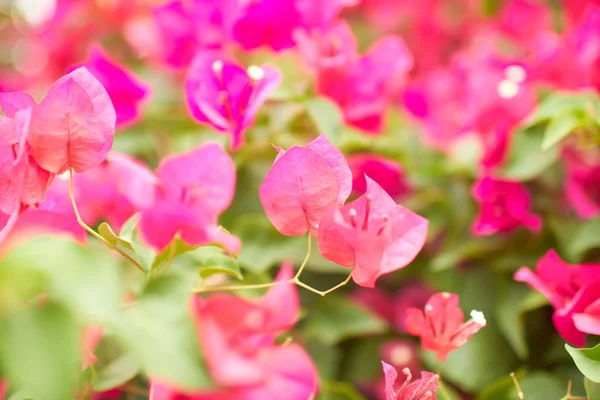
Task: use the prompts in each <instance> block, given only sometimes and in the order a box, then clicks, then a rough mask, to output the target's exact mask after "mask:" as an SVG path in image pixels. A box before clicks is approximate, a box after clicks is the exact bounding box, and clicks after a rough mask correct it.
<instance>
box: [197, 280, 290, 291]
mask: <svg viewBox="0 0 600 400" xmlns="http://www.w3.org/2000/svg"><path fill="white" fill-rule="evenodd" d="M285 282H291V280H290V281H276V282H271V283H261V284H258V285H231V286H213V287H210V286H209V287H204V288H203V287H200V288H196V289H194V290H193V292H194V293H206V292H234V291H237V290H251V289H264V288H270V287H272V286H277V285H279V284H281V283H285Z"/></svg>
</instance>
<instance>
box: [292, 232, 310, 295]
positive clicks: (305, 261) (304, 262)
mask: <svg viewBox="0 0 600 400" xmlns="http://www.w3.org/2000/svg"><path fill="white" fill-rule="evenodd" d="M311 249H312V240H311V236H310V233H309V234H308V246H307V250H306V257H304V261H302V265H300V268H298V272H296V275H295V276H294V279H292V281H294V283H295V282H297V281H298V279H299V278H300V275H302V271H304V268H305V267H306V264H308V259H309V258H310V253H311Z"/></svg>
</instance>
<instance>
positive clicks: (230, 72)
mask: <svg viewBox="0 0 600 400" xmlns="http://www.w3.org/2000/svg"><path fill="white" fill-rule="evenodd" d="M281 79H282V74H281V72H280V71H279V70H278V69H277V68H275V67H273V66H270V65H261V66H260V67H259V66H251V67H249V68H248V70H244V69H243V68H242V67H240V66H238V65H236V64H233V63H231V62H229V61H226V60H222V58H220V57H218V56H216V55H215V54H211V53H208V52H203V53H200V54H199V55H198V56H196V58H195V59H194V61H192V64H191V65H190V68H189V70H188V74H187V78H186V83H185V92H186V100H187V104H188V108H189V110H190V112H191V114H192V116H193V117H194V118H195V119H196V120H198V121H199V122H202V123H207V124H210V125H211V126H212V127H213V128H215V129H217V130H218V131H221V132H225V133H227V134H229V135H231V146H230V147H231V149H232V150H237V149H238V148H239V147H240V146H241V145H242V144H243V143H244V136H243V135H244V132H245V131H246V129H247V128H248V127H249V126H250V125H251V124H252V122H253V121H254V117H255V116H256V113H257V112H258V109H259V107H260V106H261V105H262V104H263V103H264V102H265V100H266V99H267V97H268V96H269V95H270V94H271V93H273V91H275V89H276V88H277V86H279V83H280V82H281Z"/></svg>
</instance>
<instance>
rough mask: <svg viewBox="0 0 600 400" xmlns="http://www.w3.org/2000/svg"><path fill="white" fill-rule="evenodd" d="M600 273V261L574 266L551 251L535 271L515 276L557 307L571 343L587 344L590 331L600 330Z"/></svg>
mask: <svg viewBox="0 0 600 400" xmlns="http://www.w3.org/2000/svg"><path fill="white" fill-rule="evenodd" d="M599 274H600V264H581V265H570V264H567V263H565V262H564V261H563V260H561V259H560V257H559V256H558V254H556V252H555V251H554V250H550V251H549V252H548V253H546V255H545V256H544V257H542V258H541V259H540V260H539V261H538V263H537V266H536V268H535V272H534V271H532V270H530V269H529V268H526V267H523V268H520V269H519V270H518V271H517V272H516V273H515V276H514V278H515V280H517V281H519V282H525V283H527V284H528V285H529V286H531V287H532V288H533V289H535V290H537V291H539V292H540V293H542V294H543V295H544V296H545V297H546V298H547V299H548V300H549V301H550V304H552V307H554V310H555V312H554V316H553V321H554V326H555V327H556V330H557V331H558V333H560V335H561V336H562V337H563V338H564V339H565V340H566V341H567V342H569V343H571V344H572V345H575V346H585V335H586V333H590V334H595V335H596V334H598V333H600V319H598V312H597V310H598V305H597V303H598V301H597V300H598V298H600V280H599V279H598V277H599V276H600V275H599ZM588 308H589V310H588ZM594 321H595V322H594Z"/></svg>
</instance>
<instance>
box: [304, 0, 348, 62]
mask: <svg viewBox="0 0 600 400" xmlns="http://www.w3.org/2000/svg"><path fill="white" fill-rule="evenodd" d="M323 3H325V2H323ZM294 40H295V41H296V45H297V46H298V50H299V51H300V53H301V54H302V56H303V58H304V61H305V62H306V64H307V65H308V67H309V68H310V69H311V70H313V71H319V70H320V69H322V68H344V67H345V66H346V65H349V64H351V63H352V62H354V60H355V59H356V58H358V42H357V40H356V37H355V36H354V33H353V32H352V28H351V27H350V25H349V24H348V23H347V22H346V21H344V20H340V21H337V22H336V23H334V24H333V25H332V26H331V27H329V28H328V29H327V30H326V31H321V30H318V29H313V30H306V29H298V30H296V31H295V32H294Z"/></svg>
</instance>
